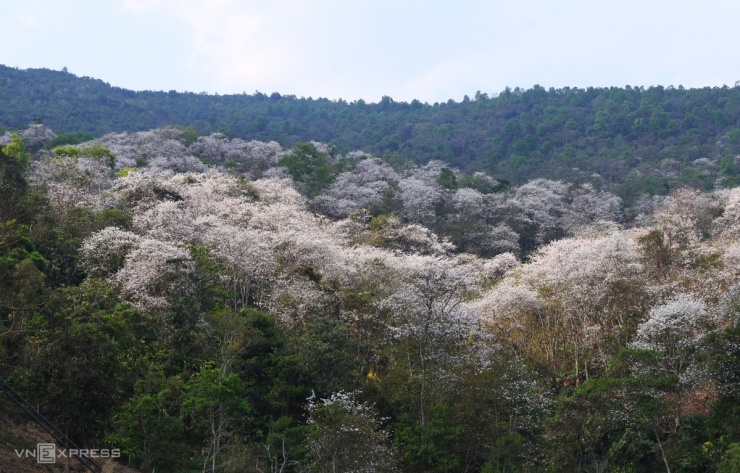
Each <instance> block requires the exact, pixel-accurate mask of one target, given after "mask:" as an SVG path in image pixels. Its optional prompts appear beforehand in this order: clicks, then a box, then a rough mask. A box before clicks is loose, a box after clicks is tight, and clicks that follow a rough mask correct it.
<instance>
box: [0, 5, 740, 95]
mask: <svg viewBox="0 0 740 473" xmlns="http://www.w3.org/2000/svg"><path fill="white" fill-rule="evenodd" d="M0 8H2V10H0V11H2V12H3V27H2V30H1V31H2V42H0V64H4V65H6V66H11V67H18V68H20V69H27V68H48V69H54V70H61V69H62V68H64V67H66V68H67V70H68V71H69V72H71V73H73V74H75V75H78V76H88V77H94V78H96V79H101V80H103V81H105V82H108V83H110V84H111V85H113V86H117V87H123V88H126V89H133V90H165V91H168V90H177V91H180V92H185V91H190V92H207V93H219V94H222V95H223V94H233V93H243V92H246V93H254V92H255V91H260V92H263V93H266V94H270V93H272V92H278V93H280V94H283V95H286V94H292V95H296V96H298V97H313V98H318V97H326V98H329V99H332V100H337V99H344V100H347V101H354V100H358V99H363V100H365V101H367V102H377V101H378V100H380V99H381V97H383V96H390V97H391V98H393V99H394V100H396V101H406V102H410V101H411V100H413V99H418V100H420V101H422V102H427V103H434V102H444V101H447V100H449V99H453V100H456V101H459V100H462V99H463V97H464V95H469V96H470V97H473V96H474V95H475V93H476V92H478V91H480V92H481V93H487V94H489V95H495V94H497V93H499V92H501V91H502V90H504V88H505V87H511V88H514V87H522V88H530V87H532V86H533V85H535V84H539V85H541V86H543V87H546V88H550V87H555V88H560V87H566V86H567V87H589V86H593V87H609V86H617V87H624V86H626V85H631V86H645V87H649V86H651V85H663V86H670V85H673V86H676V87H677V86H679V85H683V86H684V87H704V86H722V85H729V86H733V85H734V84H735V82H736V81H738V80H740V55H738V46H740V28H739V27H738V25H737V22H738V20H739V19H740V2H738V1H736V0H732V1H730V0H702V1H701V2H699V1H696V0H693V1H686V0H671V1H669V0H615V1H612V0H557V1H556V0H536V1H535V0H487V1H486V0H454V1H452V0H448V1H442V0H424V1H422V0H65V1H60V0H23V1H18V0H0Z"/></svg>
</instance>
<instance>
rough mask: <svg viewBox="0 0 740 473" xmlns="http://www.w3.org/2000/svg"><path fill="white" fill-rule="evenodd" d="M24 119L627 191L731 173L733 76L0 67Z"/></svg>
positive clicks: (1, 97)
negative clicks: (260, 86) (470, 88)
mask: <svg viewBox="0 0 740 473" xmlns="http://www.w3.org/2000/svg"><path fill="white" fill-rule="evenodd" d="M35 119H40V120H42V121H43V122H44V123H45V124H46V125H47V126H49V127H51V128H52V129H54V130H55V131H57V132H78V131H84V132H92V133H94V134H96V135H102V134H104V133H108V132H112V131H140V130H148V129H151V128H155V127H158V126H162V125H167V124H177V125H183V126H188V127H192V128H194V129H195V130H196V131H197V132H198V133H199V134H207V133H211V132H215V131H221V132H224V133H226V134H228V135H230V136H233V137H240V138H244V139H255V140H262V141H271V140H275V141H277V142H279V143H281V144H283V145H285V146H292V145H293V144H295V143H297V142H301V141H309V140H316V141H322V142H327V143H331V144H334V145H335V146H337V147H338V148H339V149H340V150H343V151H347V150H351V149H359V150H364V151H367V152H370V153H374V154H378V155H392V156H397V157H398V158H400V159H403V160H405V159H409V160H414V161H417V162H426V161H428V160H430V159H441V160H444V161H446V162H448V163H450V164H452V165H455V166H459V167H461V168H465V169H469V170H476V169H477V170H486V171H488V172H491V173H492V174H494V175H495V176H497V177H501V178H505V179H508V180H511V181H513V182H523V181H525V180H527V179H531V178H535V177H547V178H551V179H568V180H589V179H593V178H592V177H591V175H592V174H594V173H597V174H599V175H600V176H601V178H600V180H601V181H603V182H604V183H606V185H609V186H612V188H613V189H614V190H616V191H618V192H619V193H620V194H621V195H622V196H623V197H627V198H629V196H631V195H636V194H639V193H641V192H647V193H651V194H655V193H666V192H668V191H669V190H670V189H671V188H675V187H678V186H681V185H684V184H690V185H693V186H696V187H700V188H704V189H709V188H711V187H713V186H714V185H715V184H716V183H717V179H718V178H722V181H720V183H723V185H735V184H736V183H737V180H738V177H737V175H736V174H737V164H740V163H735V156H736V155H738V154H740V87H738V86H736V87H727V86H725V87H722V88H717V87H714V88H709V87H707V88H702V89H684V88H682V87H678V88H673V87H668V88H664V87H661V86H656V87H650V88H647V89H646V88H643V87H629V86H627V87H625V88H616V87H612V88H587V89H578V88H562V89H549V90H547V89H544V88H543V87H540V86H535V87H534V88H532V89H528V90H522V89H519V88H516V89H513V90H511V89H508V88H507V89H506V90H504V91H503V92H501V93H499V94H497V95H495V96H489V95H487V94H482V93H480V92H479V93H476V94H475V96H474V97H473V98H467V97H466V98H465V99H464V100H463V101H461V102H454V101H452V100H450V101H448V102H445V103H435V104H433V105H430V104H424V103H421V102H419V101H416V100H414V101H412V102H411V103H406V102H396V101H394V100H393V99H392V98H390V97H384V98H383V99H382V100H381V101H380V102H379V103H365V102H363V101H362V100H359V101H356V102H352V103H348V102H345V101H332V100H328V99H322V98H319V99H312V98H297V97H295V96H284V95H280V94H278V93H273V94H272V95H269V96H268V95H266V94H263V93H260V92H256V93H254V94H251V95H250V94H241V95H207V94H198V93H191V92H186V93H180V92H176V91H169V92H152V91H144V92H135V91H130V90H126V89H121V88H118V87H113V86H111V85H109V84H107V83H105V82H103V81H101V80H97V79H92V78H89V77H77V76H75V75H74V74H70V73H68V72H64V71H52V70H48V69H28V70H19V69H15V68H10V67H5V66H0V126H4V127H6V128H16V127H22V126H25V125H27V124H28V123H29V122H31V121H32V120H35Z"/></svg>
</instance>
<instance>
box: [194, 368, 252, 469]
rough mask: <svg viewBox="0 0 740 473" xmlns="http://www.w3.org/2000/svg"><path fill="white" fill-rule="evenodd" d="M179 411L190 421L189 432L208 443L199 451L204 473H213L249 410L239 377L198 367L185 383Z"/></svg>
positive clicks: (221, 466) (234, 374)
mask: <svg viewBox="0 0 740 473" xmlns="http://www.w3.org/2000/svg"><path fill="white" fill-rule="evenodd" d="M182 411H183V414H184V415H185V416H186V418H188V419H190V420H191V423H190V425H189V430H190V432H191V433H195V434H196V435H197V436H199V437H201V438H204V439H205V442H206V444H207V447H205V448H204V449H203V451H202V455H203V472H204V473H205V472H211V473H215V472H216V471H218V470H219V469H221V468H223V466H224V463H220V462H219V457H223V453H224V452H225V451H228V448H229V444H230V442H231V441H232V440H233V437H234V436H235V434H236V433H237V432H239V431H240V430H241V429H242V428H243V425H244V423H245V420H246V419H245V417H246V416H247V415H248V414H249V412H250V411H251V409H250V407H249V404H248V403H247V402H246V400H245V399H244V397H243V388H242V383H241V380H240V379H239V376H238V375H237V374H236V373H231V374H224V373H223V372H221V371H220V370H218V369H212V368H211V369H204V370H201V371H200V372H199V373H198V374H196V375H195V377H194V378H193V379H192V380H191V381H190V382H189V383H187V384H186V385H185V386H184V394H183V398H182Z"/></svg>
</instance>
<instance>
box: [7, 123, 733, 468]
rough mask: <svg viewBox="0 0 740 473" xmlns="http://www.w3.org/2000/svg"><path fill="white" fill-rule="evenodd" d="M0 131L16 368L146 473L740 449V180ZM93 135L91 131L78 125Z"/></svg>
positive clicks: (704, 456) (27, 392)
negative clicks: (691, 184) (528, 171)
mask: <svg viewBox="0 0 740 473" xmlns="http://www.w3.org/2000/svg"><path fill="white" fill-rule="evenodd" d="M59 138H60V137H59V136H58V135H57V134H56V133H55V132H54V131H52V130H51V129H49V128H48V127H46V126H44V125H40V124H35V125H32V126H30V127H29V128H28V129H27V130H25V131H23V132H22V133H20V134H16V135H12V134H9V135H5V136H3V137H2V138H0V141H1V142H2V145H3V146H2V153H0V186H1V187H0V192H1V193H2V196H3V199H2V200H0V288H2V292H0V318H1V320H2V352H0V354H1V355H2V364H0V371H1V372H2V375H3V377H5V378H6V379H8V380H9V381H10V382H11V384H13V385H14V386H16V387H17V388H18V389H19V390H20V391H22V393H23V394H24V396H26V397H27V398H28V399H29V400H31V402H33V403H34V404H35V405H38V407H39V410H40V411H41V412H43V413H44V414H46V415H48V416H49V417H51V418H52V419H53V420H54V421H55V422H57V423H59V424H60V425H61V426H63V428H64V430H65V431H67V432H69V434H70V435H71V436H72V437H74V439H75V440H77V441H78V442H80V443H82V444H84V445H88V446H99V447H100V446H107V447H109V448H120V449H121V450H122V451H123V452H124V453H125V457H126V458H125V460H126V461H128V462H130V464H131V465H132V466H134V467H136V468H141V469H142V471H152V470H155V471H158V472H162V471H203V472H206V471H213V472H215V471H226V472H243V471H254V472H262V471H272V472H277V471H283V472H326V471H342V472H349V471H356V472H392V471H418V472H486V473H491V472H520V471H525V472H591V471H604V472H627V471H634V472H642V471H670V472H674V473H676V472H681V473H683V472H718V473H728V472H734V471H738V468H739V467H740V428H739V427H738V426H740V408H739V407H738V406H740V379H739V378H738V373H740V286H739V285H738V283H737V281H738V277H740V244H739V243H738V242H739V240H738V237H740V190H738V189H718V190H715V191H713V192H703V191H701V190H697V189H692V188H679V189H675V190H673V191H671V192H670V194H669V195H666V196H652V197H651V196H645V197H643V198H641V199H639V200H636V204H635V206H634V214H633V215H625V214H624V212H623V206H622V202H621V200H620V198H619V197H618V196H617V195H614V194H612V193H610V192H609V191H608V190H607V189H606V186H605V185H603V184H604V183H603V178H600V179H598V178H594V179H593V182H582V183H568V182H563V181H558V180H548V179H535V180H531V181H528V182H521V183H515V184H513V185H512V184H507V183H506V182H504V181H502V180H497V179H495V178H494V177H492V176H491V175H489V174H486V173H483V172H477V173H474V172H470V171H466V170H461V169H457V168H455V167H454V166H451V165H448V164H445V163H444V162H441V161H431V162H425V163H422V164H416V163H409V162H403V161H396V160H394V159H388V158H387V157H386V158H385V159H384V158H382V157H378V156H375V155H372V154H368V153H364V152H359V151H349V152H345V151H342V150H341V149H337V148H335V147H332V146H330V145H326V144H322V143H320V142H299V143H296V144H295V145H294V146H292V147H283V146H281V145H280V144H279V143H277V142H262V141H246V140H241V139H237V138H233V139H230V138H227V137H226V136H224V135H221V134H214V135H207V136H200V137H198V136H196V135H195V134H193V133H192V132H190V131H189V130H183V129H179V128H173V127H166V128H159V129H155V130H151V131H142V132H137V133H112V134H106V135H104V136H101V137H98V138H97V139H95V140H91V141H85V142H83V143H78V144H65V145H58V144H59V143H60V140H59ZM80 139H84V137H82V138H80Z"/></svg>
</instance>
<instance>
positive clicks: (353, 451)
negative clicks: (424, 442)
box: [307, 391, 397, 473]
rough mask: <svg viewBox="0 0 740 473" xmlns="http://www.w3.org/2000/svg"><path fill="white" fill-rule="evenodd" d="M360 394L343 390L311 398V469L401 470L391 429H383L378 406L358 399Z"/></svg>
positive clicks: (367, 472) (358, 472) (349, 471)
mask: <svg viewBox="0 0 740 473" xmlns="http://www.w3.org/2000/svg"><path fill="white" fill-rule="evenodd" d="M358 394H359V393H354V392H352V393H346V392H342V391H340V392H337V393H334V394H332V395H331V396H330V397H328V398H326V399H321V400H320V401H317V400H316V399H315V398H313V397H312V398H309V406H308V412H309V418H308V424H309V425H310V426H311V429H310V431H309V437H308V443H307V449H308V456H309V461H310V463H309V470H310V471H327V472H336V473H338V472H347V473H371V472H377V471H384V472H393V471H397V467H396V459H395V452H394V451H393V449H392V448H391V446H390V442H389V435H388V433H387V432H385V431H383V430H381V426H380V422H379V420H378V415H377V413H376V412H375V410H374V409H373V408H372V407H371V406H369V405H368V404H366V403H363V402H361V401H359V400H358V399H357V397H358Z"/></svg>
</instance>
